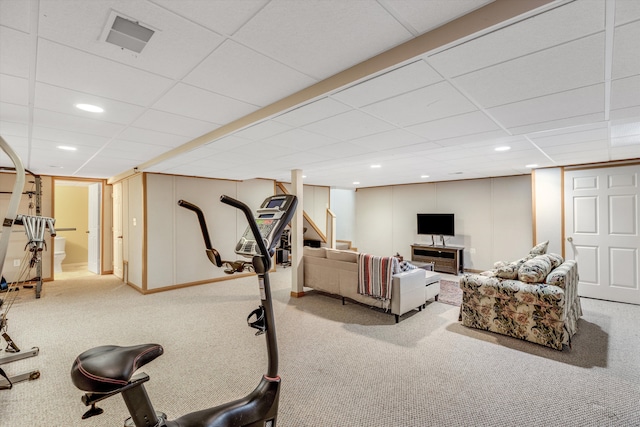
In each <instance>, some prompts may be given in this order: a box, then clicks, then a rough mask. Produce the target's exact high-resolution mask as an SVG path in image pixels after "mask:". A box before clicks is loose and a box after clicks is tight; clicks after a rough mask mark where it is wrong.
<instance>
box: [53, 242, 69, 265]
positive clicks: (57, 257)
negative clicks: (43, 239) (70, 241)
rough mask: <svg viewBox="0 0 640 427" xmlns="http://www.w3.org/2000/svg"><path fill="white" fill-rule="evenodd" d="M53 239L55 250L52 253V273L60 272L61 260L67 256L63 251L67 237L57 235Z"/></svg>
mask: <svg viewBox="0 0 640 427" xmlns="http://www.w3.org/2000/svg"><path fill="white" fill-rule="evenodd" d="M54 239H55V243H54V246H55V252H54V254H53V271H54V273H62V260H63V259H64V257H66V256H67V253H66V252H65V251H64V245H65V243H66V242H67V239H65V238H64V237H58V236H56V237H55V238H54Z"/></svg>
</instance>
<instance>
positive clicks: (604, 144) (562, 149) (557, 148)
mask: <svg viewBox="0 0 640 427" xmlns="http://www.w3.org/2000/svg"><path fill="white" fill-rule="evenodd" d="M608 147H609V141H608V139H601V140H598V141H582V142H576V143H574V144H562V145H549V146H546V147H544V148H543V151H544V152H545V153H546V154H548V155H549V157H551V158H552V159H554V158H556V157H557V156H560V155H565V154H576V155H579V154H580V153H581V152H583V151H595V150H607V149H608Z"/></svg>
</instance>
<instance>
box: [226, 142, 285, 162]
mask: <svg viewBox="0 0 640 427" xmlns="http://www.w3.org/2000/svg"><path fill="white" fill-rule="evenodd" d="M225 153H231V154H232V155H235V156H238V157H244V158H249V159H256V160H260V159H263V160H265V161H269V160H271V159H275V158H278V157H280V156H286V155H287V154H289V153H290V151H289V149H288V148H285V147H279V146H275V145H272V146H269V145H267V144H265V143H263V142H262V141H255V142H250V143H249V144H244V145H243V146H241V147H237V148H234V149H232V150H229V151H226V152H225ZM226 155H228V154H226Z"/></svg>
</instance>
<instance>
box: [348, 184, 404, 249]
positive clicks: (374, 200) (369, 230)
mask: <svg viewBox="0 0 640 427" xmlns="http://www.w3.org/2000/svg"><path fill="white" fill-rule="evenodd" d="M356 240H357V242H358V250H359V251H360V252H367V253H370V254H374V255H380V256H382V255H385V254H386V255H393V187H378V188H363V189H358V191H356ZM409 244H411V243H409Z"/></svg>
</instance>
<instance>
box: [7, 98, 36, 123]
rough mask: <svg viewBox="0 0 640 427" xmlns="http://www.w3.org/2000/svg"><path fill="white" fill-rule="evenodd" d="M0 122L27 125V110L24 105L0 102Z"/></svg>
mask: <svg viewBox="0 0 640 427" xmlns="http://www.w3.org/2000/svg"><path fill="white" fill-rule="evenodd" d="M0 120H1V121H3V122H12V123H28V122H29V108H28V107H27V106H26V105H16V104H9V103H7V102H0Z"/></svg>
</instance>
